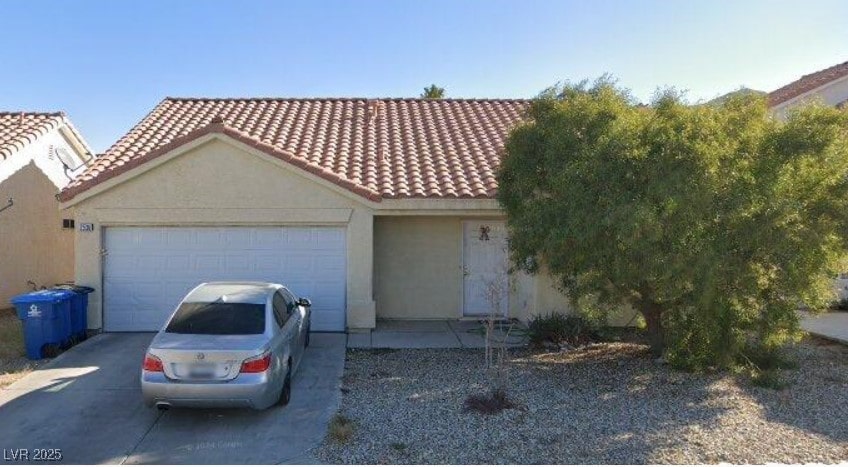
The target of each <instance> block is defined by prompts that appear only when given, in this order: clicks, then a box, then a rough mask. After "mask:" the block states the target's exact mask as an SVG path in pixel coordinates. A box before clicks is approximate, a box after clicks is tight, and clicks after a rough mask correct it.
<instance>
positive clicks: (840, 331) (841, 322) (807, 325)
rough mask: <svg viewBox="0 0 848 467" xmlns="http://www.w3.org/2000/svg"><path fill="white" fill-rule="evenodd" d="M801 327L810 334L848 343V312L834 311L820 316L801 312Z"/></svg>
mask: <svg viewBox="0 0 848 467" xmlns="http://www.w3.org/2000/svg"><path fill="white" fill-rule="evenodd" d="M801 328H802V329H804V330H805V331H807V332H809V333H810V334H815V335H817V336H820V337H824V338H826V339H831V340H834V341H839V342H842V343H843V344H848V312H846V311H834V312H830V313H825V314H823V315H818V316H810V315H807V314H804V313H802V314H801Z"/></svg>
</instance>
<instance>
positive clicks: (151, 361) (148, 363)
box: [141, 354, 164, 373]
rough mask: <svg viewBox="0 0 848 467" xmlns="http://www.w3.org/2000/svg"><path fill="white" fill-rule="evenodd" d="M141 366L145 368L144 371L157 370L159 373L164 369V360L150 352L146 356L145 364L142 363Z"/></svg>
mask: <svg viewBox="0 0 848 467" xmlns="http://www.w3.org/2000/svg"><path fill="white" fill-rule="evenodd" d="M141 368H143V369H144V371H155V372H157V373H161V372H163V371H164V369H163V368H162V360H159V357H157V356H155V355H150V354H147V355H145V356H144V364H142V365H141Z"/></svg>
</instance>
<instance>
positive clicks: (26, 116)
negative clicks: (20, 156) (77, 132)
mask: <svg viewBox="0 0 848 467" xmlns="http://www.w3.org/2000/svg"><path fill="white" fill-rule="evenodd" d="M64 119H65V115H64V114H63V113H61V112H53V113H46V112H44V113H43V112H0V162H2V160H5V159H8V158H9V157H11V156H12V155H13V154H15V153H16V152H18V151H20V150H22V149H23V148H24V147H26V146H27V145H29V144H32V143H34V142H35V141H36V140H37V139H38V138H40V137H41V136H43V135H45V134H47V133H49V132H51V131H53V130H54V129H56V128H59V127H61V126H62V125H63V124H64Z"/></svg>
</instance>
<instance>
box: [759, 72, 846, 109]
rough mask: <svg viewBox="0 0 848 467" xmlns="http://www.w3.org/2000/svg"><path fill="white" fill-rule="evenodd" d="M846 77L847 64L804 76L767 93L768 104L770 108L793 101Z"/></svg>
mask: <svg viewBox="0 0 848 467" xmlns="http://www.w3.org/2000/svg"><path fill="white" fill-rule="evenodd" d="M846 76H848V62H844V63H840V64H839V65H834V66H832V67H830V68H825V69H824V70H821V71H817V72H815V73H810V74H809V75H804V76H802V77H801V79H799V80H797V81H793V82H791V83H789V84H787V85H786V86H783V87H782V88H780V89H777V90H775V91H772V92H770V93H769V104H770V105H772V106H775V105H779V104H782V103H784V102H786V101H788V100H790V99H794V98H796V97H798V96H800V95H801V94H804V93H806V92H809V91H812V90H813V89H816V88H818V87H820V86H824V85H825V84H827V83H829V82H831V81H834V80H837V79H839V78H844V77H846Z"/></svg>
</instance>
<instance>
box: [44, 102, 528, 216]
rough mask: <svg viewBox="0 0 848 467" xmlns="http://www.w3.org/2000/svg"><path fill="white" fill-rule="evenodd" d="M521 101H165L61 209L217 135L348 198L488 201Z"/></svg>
mask: <svg viewBox="0 0 848 467" xmlns="http://www.w3.org/2000/svg"><path fill="white" fill-rule="evenodd" d="M529 102H530V101H529V100H519V99H438V100H430V99H357V98H334V99H333V98H329V99H318V98H316V99H280V98H257V99H202V98H166V99H165V100H163V101H162V102H161V103H160V104H159V105H158V106H156V108H154V109H153V110H152V111H151V112H150V114H148V115H147V116H146V117H145V118H144V119H143V120H142V121H141V122H139V123H138V124H137V125H136V126H135V127H134V128H133V129H132V130H130V132H129V133H127V134H126V135H125V136H124V137H122V138H121V139H120V140H118V141H117V142H116V143H115V144H114V145H113V146H112V147H110V148H109V149H108V150H106V152H105V153H104V154H102V155H100V156H99V157H98V158H97V159H96V160H95V161H94V162H93V163H92V165H91V166H90V167H89V168H88V170H86V171H85V172H84V173H83V174H82V175H81V176H80V177H78V178H77V179H76V180H75V181H74V182H73V183H71V184H70V185H69V186H68V187H67V188H66V189H65V190H63V191H62V194H61V195H60V197H61V199H62V200H63V201H68V200H70V199H72V198H73V197H74V196H76V195H77V194H79V193H81V192H83V191H85V190H88V189H89V188H92V187H94V186H95V185H97V184H99V183H101V182H103V181H105V180H108V179H110V178H113V177H115V176H117V175H119V174H121V173H124V172H126V171H128V170H130V169H132V168H134V167H137V166H139V165H141V164H143V163H145V162H147V161H149V160H151V159H154V158H156V157H158V156H161V155H163V154H165V153H167V152H170V151H172V150H174V149H176V148H177V147H179V146H182V145H184V144H186V143H188V142H190V141H192V140H194V139H197V138H199V137H201V136H204V135H207V134H211V133H221V134H225V135H227V136H229V137H232V138H234V139H236V140H238V141H240V142H242V143H245V144H248V145H250V146H252V147H255V148H257V149H259V150H262V151H264V152H266V153H268V154H270V155H272V156H274V157H278V158H280V159H282V160H285V161H287V162H289V163H291V164H292V165H295V166H296V167H299V168H301V169H303V170H307V171H309V172H311V173H313V174H315V175H318V176H320V177H322V178H324V179H327V180H329V181H331V182H333V183H336V184H337V185H339V186H342V187H344V188H346V189H348V190H350V191H352V192H354V193H357V194H359V195H361V196H364V197H366V198H369V199H372V200H375V201H379V200H380V199H382V198H490V197H492V196H494V193H495V190H496V189H497V182H496V180H495V172H496V170H497V166H498V164H499V162H500V156H501V152H502V150H503V145H504V142H505V140H506V137H507V136H508V134H509V131H510V130H511V129H512V128H513V127H514V126H515V125H517V124H518V123H519V122H520V121H521V119H522V117H523V115H524V111H525V110H526V109H527V107H528V106H529Z"/></svg>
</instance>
